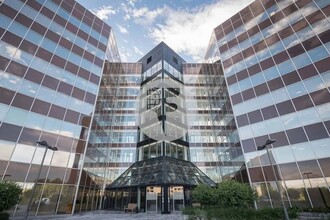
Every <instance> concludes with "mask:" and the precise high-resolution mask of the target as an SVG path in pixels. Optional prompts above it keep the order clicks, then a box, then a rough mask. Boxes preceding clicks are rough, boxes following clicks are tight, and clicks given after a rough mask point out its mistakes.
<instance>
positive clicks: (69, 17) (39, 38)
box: [0, 0, 119, 216]
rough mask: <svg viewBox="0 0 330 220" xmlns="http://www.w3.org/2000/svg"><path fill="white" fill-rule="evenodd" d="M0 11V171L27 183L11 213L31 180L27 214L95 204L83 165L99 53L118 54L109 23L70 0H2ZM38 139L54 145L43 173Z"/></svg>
mask: <svg viewBox="0 0 330 220" xmlns="http://www.w3.org/2000/svg"><path fill="white" fill-rule="evenodd" d="M0 13H1V15H0V39H1V40H0V44H1V45H0V56H1V57H0V68H1V72H0V90H1V91H0V94H1V95H0V121H1V122H0V123H1V125H0V146H1V154H0V175H1V179H5V180H13V181H16V182H18V183H19V184H20V185H21V186H22V187H23V188H24V193H23V195H22V199H21V202H20V204H19V205H18V206H16V207H15V208H14V209H12V210H11V214H12V215H14V216H20V215H24V214H25V212H26V207H27V206H28V203H29V200H30V197H31V193H32V189H33V188H36V189H35V193H34V195H33V198H32V202H31V207H30V211H29V215H45V214H47V215H50V214H61V213H71V212H72V211H73V210H72V206H73V205H75V201H77V204H79V205H77V206H76V209H79V210H91V209H96V208H97V207H98V206H97V204H98V198H99V190H100V188H99V187H98V186H97V185H96V182H97V181H95V180H93V179H92V176H91V175H89V174H88V172H87V171H88V170H83V169H82V167H83V164H84V160H85V154H86V152H89V150H87V148H89V146H90V145H89V144H87V142H88V139H89V136H90V132H89V131H90V128H91V126H94V123H91V122H92V121H93V120H92V118H93V114H94V106H95V103H96V99H97V95H98V91H99V85H100V79H101V77H102V70H103V64H104V60H105V59H107V60H109V61H112V62H119V55H118V51H117V48H116V45H115V41H114V37H113V34H112V32H111V28H110V26H108V25H107V24H105V23H104V22H102V21H101V20H100V19H99V18H97V17H96V16H94V15H93V14H92V13H91V12H89V11H88V10H86V9H85V8H83V7H82V6H81V5H79V4H77V3H76V2H75V1H17V0H15V1H2V2H1V3H0ZM38 140H44V141H47V143H48V144H49V145H50V146H53V147H57V148H58V151H56V152H54V151H51V150H48V152H47V155H46V157H45V161H44V163H43V166H42V170H41V173H40V176H38V171H39V168H40V165H41V161H42V157H43V155H44V152H45V147H43V146H40V145H38V146H37V144H36V141H38ZM87 146H88V147H87ZM80 195H83V196H80Z"/></svg>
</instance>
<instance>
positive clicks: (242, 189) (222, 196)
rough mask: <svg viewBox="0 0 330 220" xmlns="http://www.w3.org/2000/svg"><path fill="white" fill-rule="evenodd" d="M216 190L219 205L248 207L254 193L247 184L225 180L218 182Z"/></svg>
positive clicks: (251, 202)
mask: <svg viewBox="0 0 330 220" xmlns="http://www.w3.org/2000/svg"><path fill="white" fill-rule="evenodd" d="M216 191H217V193H216V194H217V197H218V200H217V201H218V205H220V207H224V208H230V207H235V208H248V207H250V206H251V205H252V204H253V200H254V195H253V191H252V189H251V187H250V186H249V185H248V184H244V183H239V182H237V181H234V180H227V181H223V182H221V183H219V185H218V187H217V189H216Z"/></svg>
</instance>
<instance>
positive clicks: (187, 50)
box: [132, 0, 253, 62]
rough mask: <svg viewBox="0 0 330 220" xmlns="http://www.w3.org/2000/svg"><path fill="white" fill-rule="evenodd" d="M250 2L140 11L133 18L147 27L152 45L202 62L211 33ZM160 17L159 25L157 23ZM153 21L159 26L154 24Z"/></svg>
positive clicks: (224, 2)
mask: <svg viewBox="0 0 330 220" xmlns="http://www.w3.org/2000/svg"><path fill="white" fill-rule="evenodd" d="M252 1H253V0H236V1H232V0H224V1H219V2H216V3H212V4H206V5H202V6H200V7H199V8H194V9H190V10H189V9H179V10H175V9H172V8H169V7H166V6H165V7H162V8H158V9H155V10H149V9H148V8H140V9H134V10H133V11H132V15H133V17H134V18H135V22H136V23H138V24H141V25H142V23H143V25H146V24H149V27H145V28H147V30H148V37H149V38H151V39H152V40H153V41H154V42H155V43H159V42H161V41H164V42H165V43H166V44H168V45H169V46H170V47H171V48H172V49H174V50H175V51H176V52H178V53H183V54H186V55H188V56H191V57H192V58H193V59H194V60H195V61H198V62H202V61H203V56H204V54H205V52H206V48H207V45H208V42H209V39H210V37H211V34H212V31H213V29H214V28H215V27H217V26H218V25H219V24H221V23H222V22H224V21H225V20H227V19H228V18H230V17H231V16H233V15H234V14H235V13H237V12H238V11H239V10H241V9H242V8H243V7H245V6H247V5H248V4H250V3H251V2H252ZM160 16H161V18H162V19H161V21H159V20H156V18H159V17H160ZM155 21H159V23H157V24H153V23H154V22H155Z"/></svg>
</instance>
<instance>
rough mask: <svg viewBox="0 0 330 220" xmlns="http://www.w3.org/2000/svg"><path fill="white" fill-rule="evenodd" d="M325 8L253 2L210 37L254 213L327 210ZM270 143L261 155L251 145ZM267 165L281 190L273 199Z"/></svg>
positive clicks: (329, 108) (323, 4)
mask: <svg viewBox="0 0 330 220" xmlns="http://www.w3.org/2000/svg"><path fill="white" fill-rule="evenodd" d="M329 9H330V2H329V1H321V0H314V1H312V0H307V1H299V0H298V1H288V0H287V1H286V0H276V1H275V0H261V1H259V0H258V1H255V2H254V3H252V4H251V5H249V6H248V7H246V8H244V9H243V10H242V11H240V12H239V13H237V14H235V15H234V16H233V17H231V18H230V19H229V20H227V21H225V22H224V23H223V24H221V25H219V26H218V27H217V28H216V29H215V30H214V33H215V35H216V38H217V43H218V45H219V51H220V55H219V57H220V59H221V63H222V65H223V69H224V75H225V78H226V81H227V84H228V91H229V95H230V99H231V102H232V106H233V111H234V115H235V120H236V122H237V125H238V132H239V137H240V139H241V144H242V149H243V153H244V157H245V162H246V166H247V169H248V174H249V179H250V183H251V185H252V186H253V187H254V188H255V189H256V190H257V192H258V201H257V203H258V205H259V206H261V207H262V206H279V203H280V199H279V198H280V196H282V197H283V198H284V200H285V202H286V203H287V206H292V205H298V206H301V207H329V205H330V200H329V198H330V193H329V184H330V177H329V175H330V173H329V167H330V159H329V158H330V154H329V153H330V151H329V144H330V138H329V132H330V123H329V122H330V118H329V116H330V104H329V101H330V93H329V85H330V81H329V79H330V77H329V76H330V72H329V70H330V66H329V61H330V56H329V45H330V44H329V40H330V35H329V27H330V22H329V11H330V10H329ZM267 139H276V140H277V142H275V143H274V144H273V145H272V146H271V148H270V156H271V157H270V158H271V160H272V161H269V159H268V156H267V155H266V151H265V150H264V151H257V146H259V145H263V144H265V142H266V140H267ZM271 164H275V170H276V175H277V176H278V179H279V180H280V184H281V186H282V188H283V190H282V191H283V195H279V193H278V190H277V188H276V184H275V176H274V174H273V172H272V168H271Z"/></svg>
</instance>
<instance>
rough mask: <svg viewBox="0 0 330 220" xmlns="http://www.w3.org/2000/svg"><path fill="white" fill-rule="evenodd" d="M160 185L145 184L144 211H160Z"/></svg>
mask: <svg viewBox="0 0 330 220" xmlns="http://www.w3.org/2000/svg"><path fill="white" fill-rule="evenodd" d="M161 191H162V190H161V187H158V186H147V190H146V212H161V207H162V206H161V205H162V192H161Z"/></svg>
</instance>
